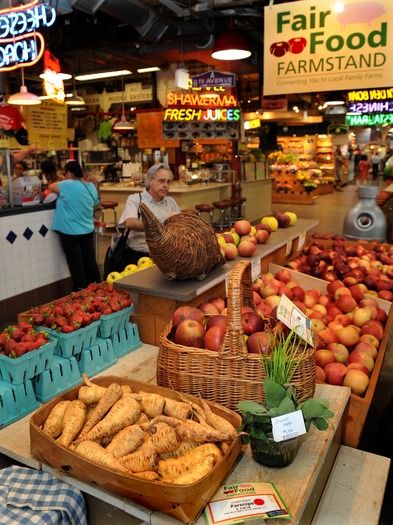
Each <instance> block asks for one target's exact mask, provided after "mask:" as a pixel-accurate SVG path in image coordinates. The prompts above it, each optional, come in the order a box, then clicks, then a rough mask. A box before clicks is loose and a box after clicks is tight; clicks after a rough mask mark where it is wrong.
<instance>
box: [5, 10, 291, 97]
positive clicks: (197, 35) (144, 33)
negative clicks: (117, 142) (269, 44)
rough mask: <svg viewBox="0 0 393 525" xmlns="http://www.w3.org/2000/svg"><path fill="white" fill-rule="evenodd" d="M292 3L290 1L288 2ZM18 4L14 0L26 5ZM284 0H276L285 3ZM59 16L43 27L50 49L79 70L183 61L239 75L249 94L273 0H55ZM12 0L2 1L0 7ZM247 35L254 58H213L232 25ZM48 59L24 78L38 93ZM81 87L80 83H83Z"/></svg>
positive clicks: (193, 70) (112, 83)
mask: <svg viewBox="0 0 393 525" xmlns="http://www.w3.org/2000/svg"><path fill="white" fill-rule="evenodd" d="M286 1H288V0H286ZM26 2H27V0H24V1H16V0H14V1H13V2H12V4H13V5H20V4H23V3H26ZM283 2H284V0H275V3H283ZM49 3H50V4H51V5H52V7H54V8H56V11H57V19H56V22H55V25H54V26H52V27H51V28H49V29H47V30H45V31H41V32H42V33H43V34H44V36H45V39H46V47H47V49H49V51H50V52H51V53H52V54H54V55H55V56H56V57H57V58H59V59H60V60H64V61H65V62H66V63H67V65H68V66H69V68H70V70H71V72H72V73H74V74H77V73H81V72H83V73H86V72H96V71H99V70H109V69H114V68H116V69H117V68H118V69H130V70H131V71H133V73H134V74H133V77H132V78H133V79H135V81H140V80H141V78H142V80H143V79H146V81H149V80H150V77H149V76H146V75H144V76H143V77H140V76H139V75H138V74H137V73H136V71H137V69H138V68H142V67H148V66H158V67H160V68H161V69H165V68H168V66H169V64H178V65H180V64H182V63H184V64H185V66H186V68H187V69H188V71H189V72H190V74H191V75H192V74H198V73H202V72H204V71H206V70H208V69H219V70H221V71H229V72H231V73H235V74H236V75H237V77H238V81H239V82H243V84H244V85H245V86H246V87H247V94H248V95H249V96H250V95H251V91H256V92H258V91H259V87H260V86H259V84H260V81H262V79H261V78H260V76H261V75H262V70H263V11H264V7H265V6H266V5H268V4H269V0H160V1H158V0H51V1H50V2H49ZM2 5H4V8H6V7H7V6H8V5H9V0H0V7H2ZM231 24H232V26H233V29H236V30H238V31H241V32H243V33H245V34H246V35H247V37H248V39H249V41H250V45H251V48H252V50H253V53H252V55H251V57H250V58H249V59H246V60H239V61H231V62H222V61H218V60H214V59H212V58H211V52H212V48H213V45H214V41H215V38H216V36H217V35H218V34H220V33H221V32H223V31H225V30H227V29H228V28H229V27H230V25H231ZM42 67H43V66H42V61H40V62H39V63H38V64H37V65H36V66H33V67H30V68H25V83H26V85H27V87H28V89H30V90H31V91H33V92H35V93H37V94H40V93H38V92H39V91H40V90H41V89H42V88H41V85H42V84H41V80H40V79H39V78H38V75H39V74H40V73H41V72H42ZM10 80H11V89H12V91H15V89H16V90H17V88H18V83H19V84H20V72H19V71H18V70H17V71H16V72H14V73H12V74H10ZM118 83H119V79H117V80H116V79H115V80H109V81H108V80H107V81H105V82H100V83H97V82H96V83H94V84H92V85H87V84H86V83H83V88H84V89H86V91H87V92H89V91H91V92H93V91H94V92H96V91H98V92H99V91H100V90H102V89H103V88H105V89H106V90H107V91H113V90H117V89H118ZM79 88H81V85H77V89H79Z"/></svg>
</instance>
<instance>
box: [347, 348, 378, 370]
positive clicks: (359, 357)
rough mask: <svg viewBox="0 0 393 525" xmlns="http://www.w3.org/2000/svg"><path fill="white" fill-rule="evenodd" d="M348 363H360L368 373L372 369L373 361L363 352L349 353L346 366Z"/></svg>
mask: <svg viewBox="0 0 393 525" xmlns="http://www.w3.org/2000/svg"><path fill="white" fill-rule="evenodd" d="M349 363H360V364H362V365H363V366H365V367H366V368H367V369H368V370H370V372H372V370H373V368H374V359H373V358H372V357H370V356H369V355H368V354H365V353H364V352H358V351H354V352H351V353H350V354H349V357H348V364H349Z"/></svg>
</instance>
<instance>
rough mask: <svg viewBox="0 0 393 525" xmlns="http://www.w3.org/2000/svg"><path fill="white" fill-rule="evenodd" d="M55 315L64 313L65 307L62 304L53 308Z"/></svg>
mask: <svg viewBox="0 0 393 525" xmlns="http://www.w3.org/2000/svg"><path fill="white" fill-rule="evenodd" d="M53 315H55V316H58V315H63V307H62V306H55V307H54V308H53Z"/></svg>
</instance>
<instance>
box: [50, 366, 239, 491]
mask: <svg viewBox="0 0 393 525" xmlns="http://www.w3.org/2000/svg"><path fill="white" fill-rule="evenodd" d="M83 378H84V385H82V386H81V387H79V390H78V395H77V398H76V399H72V400H70V399H66V400H61V401H58V402H57V403H56V404H55V405H54V406H53V407H52V409H51V410H50V412H49V414H48V416H47V417H46V419H45V421H44V422H43V424H42V426H41V428H42V431H43V433H44V434H45V435H47V436H48V437H50V438H51V439H53V440H56V442H57V443H59V444H61V445H63V446H64V447H68V448H69V449H70V450H72V451H74V452H75V453H76V454H77V455H79V456H82V457H83V458H85V459H87V460H89V461H92V462H93V463H96V464H98V465H100V466H104V467H106V468H107V469H111V470H115V471H116V472H118V473H121V474H125V475H130V476H134V477H137V478H140V479H144V480H147V481H153V482H155V481H160V482H164V483H169V484H174V485H188V484H191V483H195V482H197V481H199V480H200V479H201V478H203V477H204V476H206V475H207V474H208V473H209V472H210V471H211V470H212V469H213V467H215V466H216V465H217V464H218V463H219V462H221V461H222V460H223V458H224V456H225V454H226V452H227V451H228V448H229V446H230V444H231V443H232V442H233V441H234V440H235V439H236V438H237V437H238V433H237V431H236V428H235V427H234V425H232V423H231V422H230V421H228V420H227V419H225V418H224V417H222V416H220V415H218V414H217V413H213V412H212V409H211V408H210V406H209V404H208V403H206V402H205V401H204V400H203V399H202V398H201V399H200V404H196V403H194V402H192V401H190V399H189V398H188V397H186V396H184V395H182V394H180V393H179V394H178V398H179V399H178V400H176V399H172V398H169V397H166V396H164V395H161V394H159V393H151V392H144V391H137V392H135V391H133V389H132V388H131V387H130V386H129V385H127V384H126V385H120V384H119V383H117V382H113V383H111V384H110V385H109V386H101V385H98V384H95V383H93V382H91V381H90V380H89V379H88V377H87V376H86V375H85V374H83Z"/></svg>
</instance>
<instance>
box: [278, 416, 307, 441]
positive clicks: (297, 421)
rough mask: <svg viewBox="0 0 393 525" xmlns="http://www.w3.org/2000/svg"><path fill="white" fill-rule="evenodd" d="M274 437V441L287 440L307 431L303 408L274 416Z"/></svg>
mask: <svg viewBox="0 0 393 525" xmlns="http://www.w3.org/2000/svg"><path fill="white" fill-rule="evenodd" d="M272 427H273V429H272V430H273V439H274V441H277V442H279V441H285V440H286V439H291V438H294V437H296V436H301V435H302V434H305V433H306V427H305V425H304V419H303V414H302V411H301V410H296V411H295V412H291V413H289V414H285V415H284V416H277V417H273V418H272Z"/></svg>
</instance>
